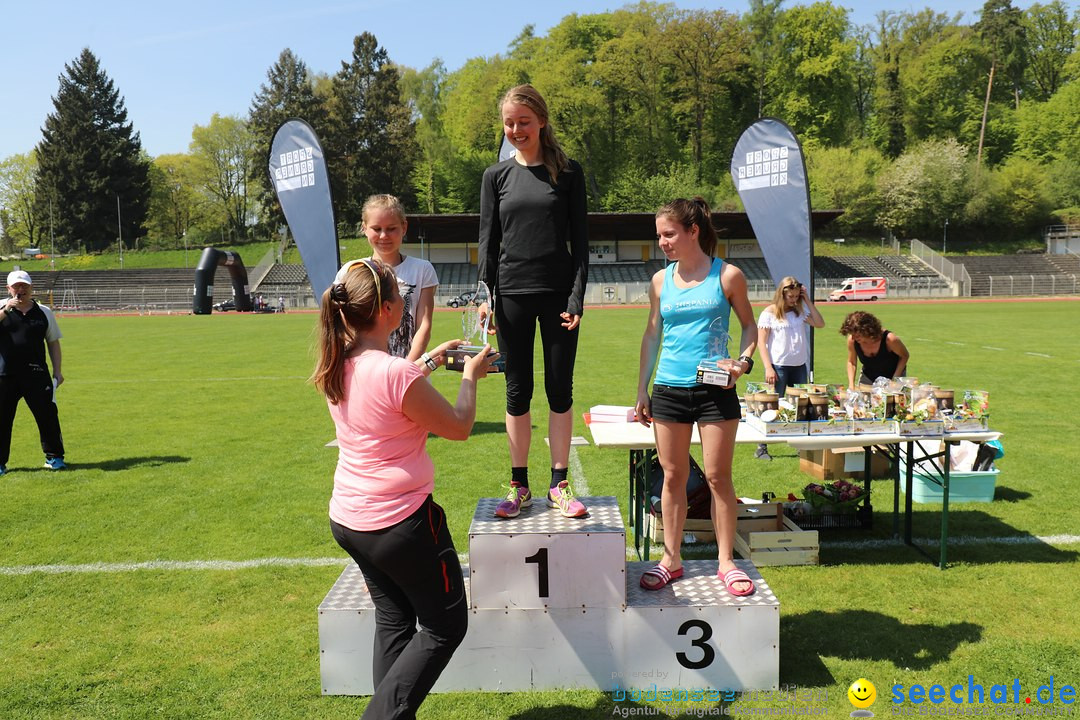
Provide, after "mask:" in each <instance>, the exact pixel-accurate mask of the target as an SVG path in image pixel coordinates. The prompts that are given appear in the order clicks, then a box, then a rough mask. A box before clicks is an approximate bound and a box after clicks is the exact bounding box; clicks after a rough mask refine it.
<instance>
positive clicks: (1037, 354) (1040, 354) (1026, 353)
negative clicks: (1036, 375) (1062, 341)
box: [1024, 351, 1054, 358]
mask: <svg viewBox="0 0 1080 720" xmlns="http://www.w3.org/2000/svg"><path fill="white" fill-rule="evenodd" d="M1024 354H1025V355H1034V356H1035V357H1041V358H1052V357H1054V356H1053V355H1047V354H1046V353H1037V352H1030V351H1028V352H1025V353H1024Z"/></svg>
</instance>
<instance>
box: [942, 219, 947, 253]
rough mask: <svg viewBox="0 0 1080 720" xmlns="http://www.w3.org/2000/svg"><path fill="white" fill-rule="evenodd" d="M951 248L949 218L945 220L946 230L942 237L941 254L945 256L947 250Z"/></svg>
mask: <svg viewBox="0 0 1080 720" xmlns="http://www.w3.org/2000/svg"><path fill="white" fill-rule="evenodd" d="M948 247H949V218H945V230H944V231H943V232H942V236H941V254H942V255H944V254H945V250H946V249H947V248H948Z"/></svg>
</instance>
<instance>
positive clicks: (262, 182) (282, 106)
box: [248, 48, 327, 229]
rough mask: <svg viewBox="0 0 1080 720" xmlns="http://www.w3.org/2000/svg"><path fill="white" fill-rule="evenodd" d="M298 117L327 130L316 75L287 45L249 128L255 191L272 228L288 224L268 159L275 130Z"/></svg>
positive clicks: (257, 98)
mask: <svg viewBox="0 0 1080 720" xmlns="http://www.w3.org/2000/svg"><path fill="white" fill-rule="evenodd" d="M294 117H297V118H302V119H303V120H306V121H307V122H308V124H310V125H311V126H312V127H313V128H315V131H316V132H317V133H320V134H322V133H324V132H325V131H326V129H327V128H326V108H325V107H324V106H323V103H322V100H321V99H320V98H319V97H318V96H317V95H316V94H315V82H314V78H313V77H312V75H311V73H310V72H309V71H308V68H307V65H305V64H304V62H303V61H302V60H301V59H300V58H298V57H296V55H294V54H293V52H292V50H290V49H288V48H285V49H284V50H282V51H281V55H279V56H278V59H277V62H275V63H274V64H273V65H272V66H271V67H270V69H269V70H267V71H266V82H265V83H263V84H262V85H260V86H259V91H258V92H257V93H255V97H254V98H253V99H252V101H251V110H250V111H249V113H248V129H249V130H250V132H251V134H252V136H253V137H254V141H255V146H254V147H255V154H254V157H253V158H252V167H253V170H252V179H253V180H254V183H253V184H254V186H255V189H256V192H255V193H253V194H254V196H255V200H256V201H257V203H258V206H259V209H260V210H261V212H260V215H261V217H262V219H263V222H264V223H265V224H267V225H269V226H270V228H271V229H273V228H276V227H278V226H280V225H282V224H284V222H285V216H284V215H283V214H282V212H281V206H280V205H278V203H277V201H276V200H275V196H274V188H273V186H272V185H271V183H270V174H269V172H267V167H266V166H267V162H266V161H267V158H268V157H269V156H270V143H271V142H272V141H273V139H274V133H275V132H276V131H277V129H278V127H280V126H281V124H282V123H283V122H285V121H286V120H288V119H289V118H294Z"/></svg>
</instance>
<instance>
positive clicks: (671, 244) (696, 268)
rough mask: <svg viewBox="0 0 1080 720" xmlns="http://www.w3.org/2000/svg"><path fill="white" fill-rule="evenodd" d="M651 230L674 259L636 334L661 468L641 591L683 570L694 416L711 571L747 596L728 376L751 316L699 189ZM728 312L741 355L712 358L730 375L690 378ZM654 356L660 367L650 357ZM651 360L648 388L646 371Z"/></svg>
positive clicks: (744, 346) (644, 402)
mask: <svg viewBox="0 0 1080 720" xmlns="http://www.w3.org/2000/svg"><path fill="white" fill-rule="evenodd" d="M656 239H657V242H658V244H659V246H660V249H661V250H662V251H663V253H664V255H665V256H666V257H667V259H668V260H669V261H671V264H670V265H668V267H667V268H665V269H664V270H662V271H660V272H658V273H656V274H655V275H654V276H653V278H652V282H651V283H650V285H649V306H650V309H649V321H648V324H647V325H646V327H645V334H644V335H643V336H642V338H641V362H640V365H639V369H638V390H637V405H636V408H635V410H636V412H637V417H638V422H640V423H641V424H643V425H645V426H646V427H648V426H650V425H653V426H654V432H655V435H656V453H657V456H658V457H659V460H660V466H661V467H662V468H663V470H664V489H663V491H662V493H661V497H660V506H661V512H662V514H663V520H664V554H663V556H662V557H661V558H660V562H659V563H658V564H657V565H656V567H654V568H652V569H651V570H647V571H646V572H645V573H644V574H643V575H642V576H641V580H640V583H641V586H642V587H643V588H645V589H646V590H659V589H660V588H662V587H664V586H666V585H667V584H668V583H671V582H674V581H675V580H678V579H679V578H681V577H682V576H683V566H682V555H681V551H682V536H683V527H684V525H685V522H686V509H687V501H686V482H687V479H688V478H689V476H690V438H691V434H692V432H693V427H694V424H697V426H698V432H699V434H700V436H701V446H702V459H703V466H704V467H703V469H704V471H705V478H706V480H707V481H708V485H709V491H710V492H711V493H712V508H713V511H712V521H713V529H714V530H715V531H716V545H717V550H718V552H717V559H718V565H719V567H718V570H717V573H716V574H717V576H718V577H719V578H720V579H721V580H722V586H721V587H723V588H724V589H726V591H727V592H728V593H730V594H732V595H750V594H751V593H753V592H754V583H753V582H752V581H751V579H750V577H749V576H748V575H747V574H746V572H745V571H743V570H742V569H740V568H738V567H736V565H735V561H734V559H733V552H734V545H735V512H736V500H735V486H734V484H733V483H732V480H731V460H732V457H733V455H734V453H735V435H736V432H737V431H738V426H739V419H740V415H741V413H740V410H739V398H738V396H737V395H736V394H735V382H736V381H737V380H738V379H739V377H740V376H742V375H745V374H746V373H748V372H750V370H751V369H752V368H753V365H754V363H753V360H752V359H751V358H752V356H753V354H754V350H755V348H756V347H757V324H756V323H755V322H754V312H753V310H752V309H751V308H750V300H749V298H748V297H747V292H746V277H745V276H744V275H743V274H742V271H741V270H739V268H737V267H735V266H734V265H731V264H729V263H725V262H724V261H723V260H720V259H718V258H715V257H713V256H714V255H715V253H716V230H715V229H714V228H713V225H712V214H711V213H710V211H709V206H708V204H707V203H706V202H705V201H704V200H702V199H701V198H694V199H693V200H675V201H674V202H671V203H668V204H667V205H665V206H664V207H662V208H660V210H659V211H658V212H657V213H656ZM732 310H734V311H735V315H736V317H738V319H739V324H740V325H741V326H742V333H741V335H740V337H739V344H738V347H739V348H740V354H739V357H738V359H737V360H732V359H731V358H730V357H729V355H728V353H727V351H726V348H722V349H721V352H720V353H719V355H720V357H722V358H723V359H721V360H720V361H719V362H717V366H718V367H719V368H721V369H724V370H727V371H728V372H729V373H730V374H731V384H730V385H728V386H726V387H721V386H719V385H712V384H707V385H706V384H698V383H697V368H698V364H699V363H700V362H701V361H703V360H705V359H706V358H708V357H710V356H714V355H716V354H717V353H716V352H715V351H714V350H712V349H710V348H709V347H708V346H709V341H710V332H709V327H710V325H711V324H712V323H713V322H714V321H715V320H716V319H717V318H719V319H720V323H721V325H722V328H723V331H724V333H725V334H726V333H727V332H728V322H729V318H730V315H731V311H732ZM658 355H659V359H660V362H659V366H657V356H658ZM654 369H656V379H655V381H654V383H653V393H652V395H651V396H650V395H649V379H650V378H651V377H652V374H653V370H654Z"/></svg>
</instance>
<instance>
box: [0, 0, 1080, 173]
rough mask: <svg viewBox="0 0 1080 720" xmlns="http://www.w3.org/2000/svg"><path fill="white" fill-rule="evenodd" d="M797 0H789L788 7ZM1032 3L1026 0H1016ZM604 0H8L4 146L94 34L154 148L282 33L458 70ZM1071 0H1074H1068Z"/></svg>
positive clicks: (226, 97) (166, 145)
mask: <svg viewBox="0 0 1080 720" xmlns="http://www.w3.org/2000/svg"><path fill="white" fill-rule="evenodd" d="M834 2H837V4H841V5H844V6H845V7H849V8H850V9H852V18H853V20H854V21H855V22H856V23H869V22H871V21H872V20H873V18H874V15H875V14H876V13H877V12H878V11H879V10H882V9H890V10H917V9H920V8H922V7H924V6H926V5H927V4H931V3H923V2H914V3H913V2H904V0H862V1H861V2H855V1H854V0H846V1H845V0H834ZM675 4H676V5H678V6H679V7H683V8H702V7H703V8H724V9H727V10H729V11H731V12H736V13H743V12H745V10H746V8H747V6H748V4H747V2H746V0H723V1H722V2H715V0H714V1H712V2H709V1H708V0H697V1H691V0H677V2H676V3H675ZM796 4H799V3H798V2H795V1H794V0H788V2H786V3H785V4H784V7H791V6H794V5H796ZM1014 4H1015V5H1016V6H1018V7H1027V6H1028V5H1030V4H1031V0H1014ZM622 5H623V3H622V2H610V1H609V0H541V1H537V2H530V3H520V2H517V3H510V2H493V1H491V0H361V1H360V2H347V1H345V0H339V1H338V2H335V1H334V0H303V1H302V2H301V1H296V0H294V1H293V2H282V1H281V0H260V2H252V1H251V0H217V1H216V2H209V1H208V0H181V1H180V2H175V3H161V4H160V5H159V4H158V3H156V2H153V0H151V1H150V2H147V1H146V0H141V1H140V2H133V1H131V0H102V1H101V2H87V1H86V0H80V1H79V2H72V1H71V0H59V1H58V2H57V1H55V0H54V1H53V2H50V1H49V0H12V1H11V2H5V3H4V6H5V7H4V31H5V32H4V36H3V39H2V40H0V68H2V70H0V72H2V74H3V75H2V78H3V79H2V81H0V159H3V158H6V157H8V156H9V155H12V154H15V153H24V152H28V151H29V150H31V149H32V148H33V147H34V145H35V144H36V143H37V142H38V141H39V140H40V128H41V126H42V125H43V124H44V122H45V116H46V115H47V114H48V113H49V112H51V111H52V109H53V106H52V96H53V95H54V94H55V93H56V91H57V87H58V82H57V78H58V77H59V76H60V75H61V74H62V73H63V72H64V65H65V63H69V62H71V61H72V60H74V58H75V57H77V56H78V54H79V53H80V52H81V50H82V48H83V47H89V48H90V49H91V50H92V51H93V52H94V54H95V55H97V57H98V59H99V60H100V61H101V63H102V65H103V67H104V69H105V71H106V72H107V73H108V75H109V77H111V78H112V80H113V82H114V83H116V85H117V87H118V88H119V90H120V92H121V94H122V95H123V96H124V99H125V102H126V106H127V110H128V116H129V119H130V120H131V121H132V122H133V123H134V125H135V129H136V130H137V131H138V132H139V133H140V134H141V137H142V143H143V147H144V148H145V149H146V151H147V152H149V153H150V154H151V155H160V154H164V153H177V152H186V151H187V150H188V143H189V142H190V140H191V129H192V127H193V126H194V125H206V124H207V123H208V122H209V121H210V117H211V115H213V113H215V112H216V113H219V114H222V115H245V114H246V113H247V111H248V108H249V107H250V104H251V99H252V97H253V96H254V94H255V92H256V91H257V90H258V88H259V86H260V85H261V84H262V83H263V82H264V81H265V80H266V71H267V70H268V69H269V68H270V66H271V65H272V64H273V63H274V62H275V61H276V60H277V57H278V55H279V54H280V53H281V51H282V50H283V49H285V48H286V47H288V48H291V49H292V50H293V52H294V53H296V54H297V55H298V56H299V57H300V58H301V59H302V60H303V61H304V62H305V63H307V65H308V67H309V68H311V69H312V70H313V71H315V72H326V73H330V74H332V73H334V72H336V71H337V70H338V69H339V68H340V66H341V65H340V64H341V61H342V60H343V59H345V58H346V57H348V55H349V53H350V52H351V50H352V39H353V38H354V37H355V36H356V35H358V34H360V33H361V32H363V31H365V30H366V31H369V32H371V33H373V34H374V35H375V37H376V38H377V39H378V41H379V43H380V44H381V45H382V46H383V47H385V48H386V49H387V51H388V53H389V54H390V57H391V59H392V60H394V61H395V62H397V63H400V64H402V65H408V66H411V67H417V68H419V67H425V66H427V65H428V64H430V63H431V61H432V60H433V59H434V58H440V59H442V61H443V63H444V64H445V66H446V67H447V69H449V70H454V69H457V68H459V67H461V66H462V64H464V62H465V61H466V60H467V59H469V58H472V57H480V56H483V57H490V56H492V55H495V54H497V53H503V52H505V51H506V47H507V45H508V44H509V43H510V41H511V40H513V39H514V37H516V36H517V35H518V33H519V32H520V31H521V29H522V28H523V27H524V26H525V25H526V24H530V23H531V24H533V25H535V26H536V31H537V33H539V34H547V31H548V30H549V29H550V28H551V27H552V26H553V25H556V24H558V22H559V21H560V20H561V19H562V18H563V17H564V16H566V15H568V14H570V13H574V12H576V13H580V14H589V13H597V12H604V11H606V10H613V9H617V8H619V7H621V6H622ZM982 5H983V2H982V0H934V1H933V2H932V6H933V7H934V9H936V10H938V11H942V12H949V13H955V12H963V13H964V17H963V19H964V21H966V22H971V21H974V20H975V19H976V17H977V11H978V10H979V8H981V7H982ZM1070 6H1071V7H1074V8H1075V3H1070Z"/></svg>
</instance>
